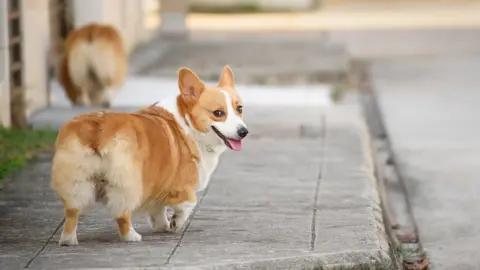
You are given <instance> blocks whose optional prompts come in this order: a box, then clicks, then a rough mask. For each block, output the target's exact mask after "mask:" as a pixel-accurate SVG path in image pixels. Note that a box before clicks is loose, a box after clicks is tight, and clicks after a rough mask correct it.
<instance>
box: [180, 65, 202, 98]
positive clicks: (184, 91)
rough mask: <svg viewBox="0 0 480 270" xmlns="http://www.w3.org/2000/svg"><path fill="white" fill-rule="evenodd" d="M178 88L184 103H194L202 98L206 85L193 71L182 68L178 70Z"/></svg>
mask: <svg viewBox="0 0 480 270" xmlns="http://www.w3.org/2000/svg"><path fill="white" fill-rule="evenodd" d="M178 88H179V89H180V94H181V96H182V99H183V101H185V102H186V103H192V102H195V101H196V100H197V99H198V98H199V97H200V95H201V94H202V92H203V90H204V89H205V84H203V82H202V81H201V80H200V79H199V78H198V76H197V75H196V74H195V73H194V72H193V71H191V70H190V69H188V68H186V67H182V68H180V69H179V70H178Z"/></svg>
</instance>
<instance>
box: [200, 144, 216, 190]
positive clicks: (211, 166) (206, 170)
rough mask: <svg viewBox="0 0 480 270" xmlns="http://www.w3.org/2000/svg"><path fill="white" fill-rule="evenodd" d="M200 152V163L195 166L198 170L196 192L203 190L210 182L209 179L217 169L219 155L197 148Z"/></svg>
mask: <svg viewBox="0 0 480 270" xmlns="http://www.w3.org/2000/svg"><path fill="white" fill-rule="evenodd" d="M197 147H198V146H197ZM198 150H199V152H200V162H199V163H198V165H197V168H198V187H197V191H201V190H203V189H205V188H206V187H207V185H208V183H209V182H210V178H211V176H212V174H213V172H214V171H215V169H216V168H217V165H218V160H219V157H220V154H219V153H216V152H210V151H208V150H207V149H205V148H203V147H198Z"/></svg>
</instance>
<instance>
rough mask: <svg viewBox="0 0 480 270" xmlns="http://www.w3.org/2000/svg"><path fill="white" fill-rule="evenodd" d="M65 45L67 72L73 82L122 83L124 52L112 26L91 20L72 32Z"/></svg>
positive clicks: (118, 35)
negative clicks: (86, 24) (91, 21)
mask: <svg viewBox="0 0 480 270" xmlns="http://www.w3.org/2000/svg"><path fill="white" fill-rule="evenodd" d="M66 46H67V58H68V61H67V64H68V73H69V74H68V75H69V76H70V78H71V79H72V82H73V83H74V84H75V85H77V86H80V87H82V86H83V87H85V88H98V87H100V88H104V87H117V86H120V85H121V84H123V82H124V80H125V77H126V73H127V56H126V52H125V48H124V44H123V40H122V38H121V36H120V34H119V32H118V31H117V30H116V29H115V28H113V27H112V26H109V25H108V26H106V25H96V24H92V25H90V26H87V27H85V28H83V29H80V30H78V32H75V33H72V35H71V37H69V39H68V40H67V42H66ZM85 84H87V85H85Z"/></svg>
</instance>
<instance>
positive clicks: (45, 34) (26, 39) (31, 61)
mask: <svg viewBox="0 0 480 270" xmlns="http://www.w3.org/2000/svg"><path fill="white" fill-rule="evenodd" d="M2 2H6V1H2ZM48 4H49V1H48V0H23V1H22V7H21V8H22V13H21V20H22V32H23V34H22V48H23V51H22V56H23V85H24V91H25V104H26V108H27V110H26V114H27V116H28V115H29V114H30V113H31V112H32V111H35V110H37V109H40V108H43V107H46V106H47V105H48V93H47V85H48V83H49V78H48V65H47V57H48V53H49V45H50V21H49V5H48Z"/></svg>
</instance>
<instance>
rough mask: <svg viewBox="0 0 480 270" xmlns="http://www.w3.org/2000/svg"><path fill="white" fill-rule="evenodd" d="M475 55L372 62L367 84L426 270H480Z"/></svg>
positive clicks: (479, 60) (479, 84)
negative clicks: (389, 142) (377, 107)
mask: <svg viewBox="0 0 480 270" xmlns="http://www.w3.org/2000/svg"><path fill="white" fill-rule="evenodd" d="M479 69H480V56H479V55H467V56H458V55H456V56H445V55H444V56H436V57H415V58H403V59H399V58H392V59H389V60H378V61H374V62H373V65H372V69H371V76H372V82H373V85H374V87H375V90H376V91H377V93H378V96H379V102H380V105H381V110H382V112H383V114H384V119H385V123H386V127H387V130H388V132H389V135H390V137H391V140H392V143H393V148H394V151H395V153H396V155H397V157H398V160H399V164H398V165H399V166H400V169H401V172H402V174H403V176H404V177H405V179H406V181H407V188H408V193H409V197H410V200H411V203H412V206H413V211H414V215H415V219H416V221H417V224H418V226H419V231H420V237H421V240H422V242H423V243H424V245H425V247H426V248H427V252H428V253H429V255H430V256H431V261H432V266H433V268H434V269H479V268H480V244H479V243H480V225H479V223H478V220H479V219H480V198H479V197H478V191H479V190H480V181H479V177H480V172H479V170H478V168H479V162H480V140H479V138H480V125H478V123H479V120H478V115H479V114H480V106H479V104H480V92H479V91H478V89H479V88H480V80H479V76H478V72H477V71H478V70H479Z"/></svg>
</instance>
